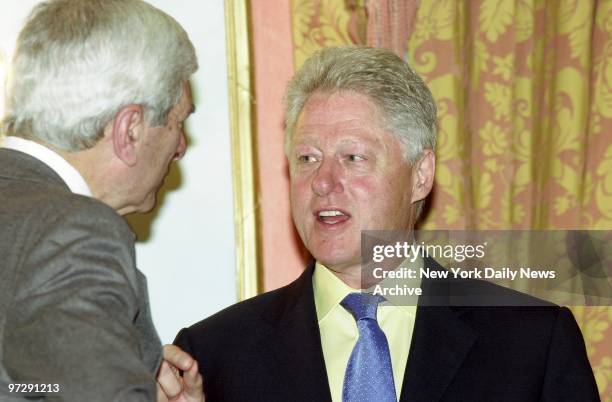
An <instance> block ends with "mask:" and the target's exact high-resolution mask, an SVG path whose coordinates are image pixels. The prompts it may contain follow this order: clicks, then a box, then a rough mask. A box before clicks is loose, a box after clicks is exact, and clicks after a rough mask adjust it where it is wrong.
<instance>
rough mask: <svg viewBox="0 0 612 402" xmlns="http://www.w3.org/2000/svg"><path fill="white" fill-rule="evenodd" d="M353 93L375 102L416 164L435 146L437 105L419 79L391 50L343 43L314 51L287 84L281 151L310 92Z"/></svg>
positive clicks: (289, 137) (311, 93) (384, 122)
mask: <svg viewBox="0 0 612 402" xmlns="http://www.w3.org/2000/svg"><path fill="white" fill-rule="evenodd" d="M338 91H352V92H355V93H359V94H362V95H366V96H368V97H369V98H370V99H371V100H372V101H373V102H374V104H376V105H377V106H378V108H379V109H380V111H381V112H382V116H383V124H384V125H385V128H386V129H388V130H390V131H391V133H393V135H394V136H395V137H397V139H398V140H399V141H400V142H401V144H402V146H403V147H404V157H405V159H406V160H407V161H409V162H414V161H415V160H416V159H417V158H418V157H419V156H420V155H421V153H422V152H423V150H424V149H428V148H429V149H434V148H435V145H436V104H435V102H434V99H433V96H432V95H431V92H430V91H429V89H428V88H427V85H425V83H424V82H423V80H422V79H421V78H420V77H419V76H418V75H417V74H416V73H415V72H414V71H413V70H412V69H411V68H410V66H409V65H408V64H407V63H406V62H405V61H403V60H402V59H401V58H399V57H398V56H397V55H395V54H394V53H393V52H391V51H390V50H387V49H382V48H371V47H364V46H344V47H332V48H326V49H323V50H321V51H319V52H317V53H315V54H314V55H312V56H311V57H310V58H309V59H308V60H306V62H305V63H304V65H303V66H302V68H300V70H299V71H298V72H297V73H296V74H295V76H294V77H293V79H292V80H291V81H290V82H289V85H288V87H287V92H286V94H285V106H286V114H285V152H287V153H288V149H289V146H290V143H291V138H292V137H293V132H294V129H295V125H296V123H297V120H298V118H299V115H300V113H301V111H302V108H303V107H304V104H305V103H306V101H307V100H308V98H309V97H310V96H311V95H313V94H314V93H317V92H318V93H334V92H338Z"/></svg>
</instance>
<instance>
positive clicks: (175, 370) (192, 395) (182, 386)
mask: <svg viewBox="0 0 612 402" xmlns="http://www.w3.org/2000/svg"><path fill="white" fill-rule="evenodd" d="M179 370H182V371H183V376H182V377H181V375H180V373H179ZM157 402H204V390H203V380H202V376H201V375H200V373H199V372H198V362H197V361H196V360H195V359H194V358H192V357H191V356H189V354H188V353H186V352H184V351H183V350H182V349H181V348H179V347H178V346H175V345H164V358H163V360H162V364H161V367H160V368H159V372H158V373H157Z"/></svg>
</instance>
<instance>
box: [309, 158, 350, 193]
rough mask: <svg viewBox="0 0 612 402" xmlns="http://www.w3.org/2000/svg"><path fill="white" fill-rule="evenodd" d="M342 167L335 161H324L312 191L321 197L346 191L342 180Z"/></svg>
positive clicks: (313, 182)
mask: <svg viewBox="0 0 612 402" xmlns="http://www.w3.org/2000/svg"><path fill="white" fill-rule="evenodd" d="M341 169H342V168H341V166H340V164H339V163H338V162H337V161H335V160H328V161H325V160H324V161H323V162H322V163H321V165H320V166H319V169H318V170H317V173H316V176H315V177H314V179H313V181H312V190H313V191H314V193H315V194H317V195H318V196H320V197H325V196H327V195H329V194H331V193H340V192H342V191H343V190H344V186H343V185H342V180H341V175H342V172H341Z"/></svg>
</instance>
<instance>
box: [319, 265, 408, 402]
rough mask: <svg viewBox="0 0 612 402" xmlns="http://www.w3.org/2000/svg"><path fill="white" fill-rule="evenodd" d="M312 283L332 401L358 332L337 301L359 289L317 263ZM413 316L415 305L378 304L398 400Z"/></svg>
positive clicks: (337, 401)
mask: <svg viewBox="0 0 612 402" xmlns="http://www.w3.org/2000/svg"><path fill="white" fill-rule="evenodd" d="M312 282H313V283H312V285H313V289H314V299H315V306H316V309H317V320H318V321H319V331H320V333H321V345H322V347H323V357H324V358H325V368H326V370H327V378H328V380H329V388H330V391H331V396H332V401H333V402H342V386H343V383H344V374H345V371H346V366H347V364H348V361H349V358H350V357H351V352H352V351H353V348H354V347H355V343H357V338H358V337H359V331H358V329H357V323H356V322H355V319H354V318H353V316H352V315H351V313H349V312H348V311H347V310H346V309H345V308H344V307H342V306H341V305H340V302H341V301H342V299H344V297H346V295H348V294H349V293H352V292H357V291H358V290H356V289H353V288H351V287H349V286H348V285H347V284H345V283H344V282H342V281H341V280H340V279H339V278H338V277H337V276H336V275H334V274H333V273H332V272H331V271H330V270H329V269H327V268H326V267H325V266H323V265H321V264H319V263H318V262H317V264H316V266H315V272H314V275H313V279H312ZM415 317H416V306H394V305H391V304H389V303H386V302H385V303H383V304H381V305H379V307H378V313H377V319H378V324H379V325H380V327H381V328H382V330H383V332H384V333H385V336H386V337H387V341H388V342H389V349H390V352H391V365H392V367H393V380H394V382H395V393H396V395H397V397H398V399H399V396H400V393H401V390H402V382H403V381H404V371H405V370H406V362H407V361H408V352H409V351H410V342H411V340H412V331H413V329H414V321H415Z"/></svg>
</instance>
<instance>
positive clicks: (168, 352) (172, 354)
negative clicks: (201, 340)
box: [164, 345, 195, 371]
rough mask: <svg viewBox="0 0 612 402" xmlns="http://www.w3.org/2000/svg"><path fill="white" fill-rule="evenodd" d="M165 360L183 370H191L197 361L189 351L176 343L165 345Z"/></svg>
mask: <svg viewBox="0 0 612 402" xmlns="http://www.w3.org/2000/svg"><path fill="white" fill-rule="evenodd" d="M164 360H166V361H167V362H168V363H169V364H170V365H172V366H174V367H176V368H178V369H180V370H183V371H187V370H189V369H190V368H191V365H192V364H193V363H194V361H195V360H194V359H193V358H192V357H191V356H190V355H189V353H187V352H185V351H183V350H182V349H181V348H179V347H178V346H176V345H164Z"/></svg>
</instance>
